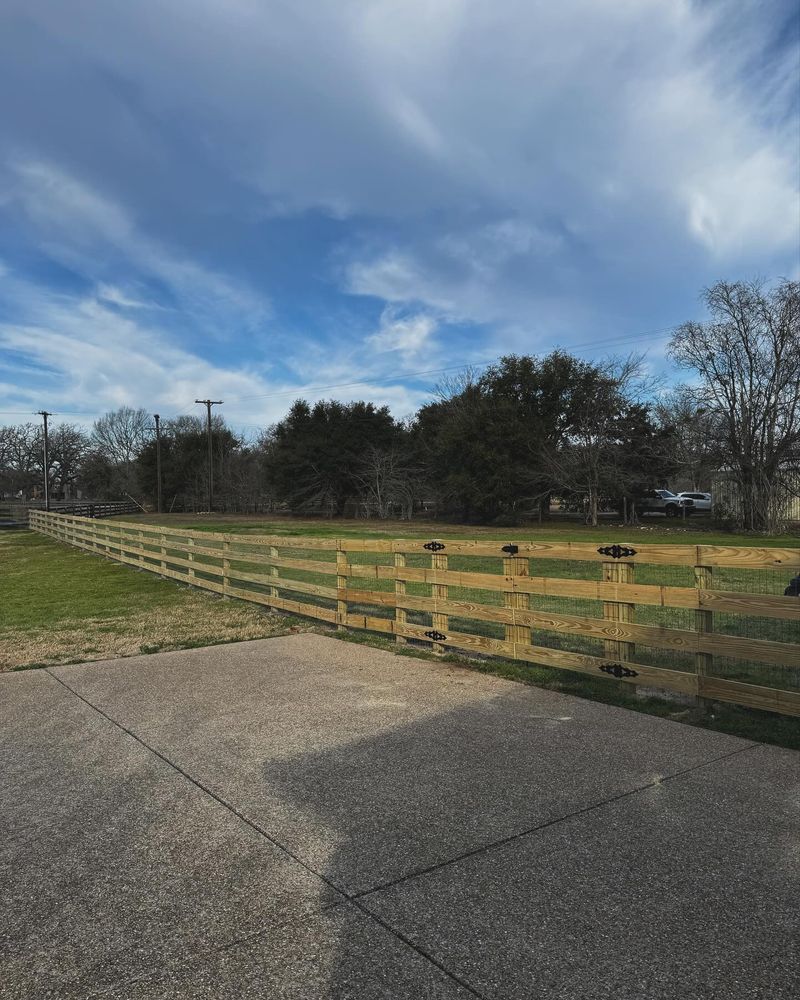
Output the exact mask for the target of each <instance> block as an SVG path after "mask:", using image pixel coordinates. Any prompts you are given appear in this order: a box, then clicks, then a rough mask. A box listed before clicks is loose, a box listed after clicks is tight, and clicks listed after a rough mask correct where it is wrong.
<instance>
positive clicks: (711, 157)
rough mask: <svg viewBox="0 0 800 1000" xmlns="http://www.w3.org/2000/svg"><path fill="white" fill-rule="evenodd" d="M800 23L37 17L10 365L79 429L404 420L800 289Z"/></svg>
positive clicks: (488, 7)
mask: <svg viewBox="0 0 800 1000" xmlns="http://www.w3.org/2000/svg"><path fill="white" fill-rule="evenodd" d="M794 6H795V5H794V4H793V3H792V2H791V0H703V2H699V0H698V2H694V0H674V2H666V0H564V2H559V3H547V2H539V0H535V2H531V0H498V2H496V3H492V4H488V3H485V2H483V0H440V2H437V3H434V4H432V3H430V2H429V0H405V2H404V3H397V2H395V0H369V2H367V3H356V2H355V0H296V2H293V3H291V4H286V3H282V2H277V0H260V2H259V3H252V2H250V0H231V2H229V3H221V2H217V0H198V2H197V3H194V4H186V3H182V2H179V0H139V2H137V3H135V4H133V3H130V4H95V5H93V6H92V16H91V17H84V18H77V17H75V15H74V11H73V10H72V9H71V7H70V5H66V4H63V3H60V2H57V0H40V2H37V3H36V4H30V3H23V2H22V0H9V2H8V3H6V5H5V7H4V11H3V15H0V16H2V17H3V18H4V19H3V23H2V24H0V115H2V117H3V122H4V129H3V137H2V139H0V257H2V264H0V281H2V283H3V292H4V294H3V296H2V298H1V299H0V318H1V319H2V321H3V323H4V327H3V329H4V334H3V336H4V338H5V339H4V341H3V344H4V349H5V352H6V354H5V358H4V361H5V364H6V365H7V366H13V365H19V366H20V383H21V385H23V386H25V387H26V391H27V389H28V388H30V386H31V384H32V381H33V379H34V376H33V375H32V374H31V371H30V368H31V366H33V367H36V365H43V364H45V363H47V365H48V366H49V367H48V375H47V379H48V380H49V381H48V382H47V383H46V387H47V390H48V391H50V389H51V387H52V382H53V380H54V379H53V375H52V372H53V370H54V369H56V368H57V370H58V371H61V372H63V385H64V387H65V394H64V395H63V396H62V397H61V399H62V400H63V401H64V403H66V402H67V401H68V399H69V393H70V392H71V393H73V394H74V395H75V396H76V398H77V397H79V396H90V397H91V398H92V401H93V404H94V403H96V405H97V406H100V405H101V404H102V405H112V404H113V403H114V401H116V400H118V399H121V398H125V399H127V398H128V397H132V396H136V397H137V398H138V400H139V401H140V402H143V403H145V404H146V401H147V400H152V401H154V402H155V401H158V405H159V406H160V407H161V408H162V409H165V408H166V406H167V403H168V402H169V401H172V400H174V399H177V398H178V396H180V395H181V394H183V395H185V396H186V398H187V399H188V398H189V397H193V396H194V395H197V394H198V393H201V392H203V389H202V388H201V385H200V383H203V382H207V383H213V382H215V380H218V381H217V383H216V384H218V385H220V386H223V387H224V388H217V389H212V388H209V389H208V390H207V391H209V392H213V393H214V394H215V395H222V394H223V393H227V394H228V395H229V396H231V398H233V397H234V396H237V398H238V397H239V396H241V397H244V396H245V395H258V394H260V395H261V396H265V395H266V394H267V393H270V392H279V391H280V392H282V391H290V390H291V389H292V388H293V387H296V386H309V385H317V384H329V383H333V382H336V383H339V382H348V381H362V382H363V381H366V382H368V383H369V384H368V385H367V386H365V387H364V389H363V393H367V392H375V393H376V394H377V395H376V398H377V399H381V400H389V399H391V400H392V403H393V405H394V406H396V407H400V408H404V407H407V406H410V405H411V404H412V402H413V401H414V400H416V399H419V398H421V396H420V394H421V393H422V392H423V391H424V386H423V385H420V384H419V383H416V382H415V381H414V380H413V379H410V380H408V381H407V382H406V383H405V385H404V386H402V387H397V386H395V387H393V388H387V387H384V389H381V385H382V384H383V385H384V386H385V385H386V384H385V383H382V381H381V380H382V379H384V378H385V377H386V376H388V375H391V374H392V372H393V371H394V370H396V369H397V368H398V367H402V368H404V369H408V368H412V369H416V368H417V367H429V366H431V365H432V366H434V367H435V366H436V365H438V364H442V365H443V364H445V363H447V362H455V361H465V362H469V361H472V360H483V359H485V358H486V357H492V356H495V355H497V354H499V353H501V352H502V351H504V350H509V349H514V350H530V351H542V350H547V349H548V348H550V347H551V346H553V345H554V344H555V343H559V344H562V345H565V346H569V345H570V344H571V343H573V344H584V343H587V342H592V341H594V342H596V343H597V344H598V345H600V344H603V343H605V342H607V341H608V340H609V339H611V338H612V337H614V336H617V337H619V336H623V335H631V336H633V335H635V334H637V333H642V332H644V331H650V330H653V329H661V328H662V327H665V326H668V325H670V324H672V323H676V322H679V321H681V320H683V319H685V318H689V317H691V316H693V315H697V313H698V310H699V308H700V307H699V305H698V300H697V293H698V291H699V289H700V288H702V287H703V286H704V285H706V284H709V283H711V282H713V281H714V280H716V279H718V278H720V277H727V278H737V277H740V276H743V277H747V276H750V275H753V274H764V275H766V276H770V275H780V274H795V275H796V274H797V273H798V270H800V248H799V247H798V238H797V233H798V228H799V227H800V195H799V194H798V187H799V182H798V178H799V177H800V143H798V140H797V122H798V107H797V88H796V80H797V72H798V43H797V38H796V33H792V31H793V29H792V27H791V25H792V23H793V22H792V20H791V18H792V17H793V16H794V14H795V10H794ZM70 341H74V342H80V343H85V344H86V346H87V350H86V358H87V362H86V363H87V371H86V372H85V373H84V374H83V375H82V374H81V372H80V371H79V370H78V369H77V365H76V364H75V362H74V360H71V359H70V357H69V351H68V349H67V346H66V345H67V344H68V342H70ZM43 344H46V345H47V348H48V350H47V352H46V353H47V358H45V352H44V351H43V350H42V348H41V345H43ZM598 351H602V347H600V346H598ZM418 359H424V360H423V361H419V360H418ZM42 370H43V369H42ZM190 383H191V387H190ZM41 385H42V388H43V389H44V388H45V376H44V374H42V382H41ZM187 390H188V391H187ZM285 402H286V400H285V398H283V397H281V398H278V399H277V401H276V402H274V404H273V403H272V402H263V403H261V402H259V403H256V404H255V406H256V410H252V409H251V408H250V407H248V406H242V408H241V411H240V412H239V418H240V419H241V420H242V421H245V420H247V421H248V422H252V421H254V420H265V419H272V417H273V416H274V415H277V414H278V413H279V412H280V408H281V407H282V406H284V405H285Z"/></svg>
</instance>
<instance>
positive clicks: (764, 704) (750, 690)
mask: <svg viewBox="0 0 800 1000" xmlns="http://www.w3.org/2000/svg"><path fill="white" fill-rule="evenodd" d="M698 690H699V694H700V695H701V696H702V697H704V698H707V699H714V700H716V701H730V702H734V703H735V704H737V705H746V706H747V707H748V708H758V709H760V710H761V711H764V712H779V713H781V714H782V715H800V692H798V691H783V690H780V689H779V688H770V687H762V686H761V685H759V684H747V683H745V682H743V681H729V680H725V679H724V678H722V677H700V678H699V689H698Z"/></svg>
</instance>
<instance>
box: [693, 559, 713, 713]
mask: <svg viewBox="0 0 800 1000" xmlns="http://www.w3.org/2000/svg"><path fill="white" fill-rule="evenodd" d="M694 585H695V587H697V589H698V603H699V591H701V590H710V589H711V588H712V587H713V585H714V571H713V569H712V568H711V567H710V566H695V568H694ZM694 627H695V629H696V630H697V631H698V632H699V633H706V632H713V631H714V612H713V611H701V610H697V611H695V613H694ZM713 663H714V657H713V655H712V654H711V653H701V652H697V653H695V657H694V669H695V673H696V674H697V692H698V698H697V702H698V704H699V705H701V706H703V707H705V708H708V707H710V706H711V705H712V704H713V702H712V701H711V700H710V699H708V698H703V697H702V692H703V678H705V677H707V676H708V675H709V674H710V673H711V668H712V666H713Z"/></svg>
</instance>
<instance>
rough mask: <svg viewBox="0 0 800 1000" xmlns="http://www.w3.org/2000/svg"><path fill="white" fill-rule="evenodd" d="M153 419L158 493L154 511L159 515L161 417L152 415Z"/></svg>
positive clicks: (155, 414) (160, 505)
mask: <svg viewBox="0 0 800 1000" xmlns="http://www.w3.org/2000/svg"><path fill="white" fill-rule="evenodd" d="M153 419H154V420H155V422H156V480H157V491H158V501H157V504H156V510H157V512H158V513H159V514H160V513H161V507H162V504H161V417H160V416H159V415H158V414H157V413H154V414H153Z"/></svg>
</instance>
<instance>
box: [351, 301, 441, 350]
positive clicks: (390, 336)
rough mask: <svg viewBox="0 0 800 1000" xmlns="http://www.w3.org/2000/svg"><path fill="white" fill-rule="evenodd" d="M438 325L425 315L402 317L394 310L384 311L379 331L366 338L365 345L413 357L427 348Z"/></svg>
mask: <svg viewBox="0 0 800 1000" xmlns="http://www.w3.org/2000/svg"><path fill="white" fill-rule="evenodd" d="M438 325H439V324H438V322H437V321H436V319H435V318H434V317H433V316H430V315H428V314H426V313H417V314H416V315H411V316H404V315H399V314H398V313H397V312H396V310H394V309H385V310H384V311H383V313H382V315H381V323H380V329H379V330H378V332H377V333H373V334H372V335H371V336H369V337H367V343H369V344H370V345H371V346H372V347H373V348H375V349H376V350H378V351H396V352H398V353H399V354H403V355H406V356H408V357H413V356H414V355H416V354H418V353H419V352H420V350H421V349H422V348H423V347H428V346H429V344H430V339H431V337H432V335H433V334H434V333H435V332H436V329H437V328H438Z"/></svg>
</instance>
